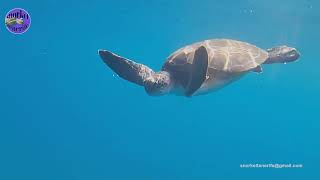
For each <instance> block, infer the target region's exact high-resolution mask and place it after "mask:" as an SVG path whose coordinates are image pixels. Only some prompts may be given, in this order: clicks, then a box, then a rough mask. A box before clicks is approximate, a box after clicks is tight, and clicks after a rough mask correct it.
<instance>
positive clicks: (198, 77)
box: [185, 46, 208, 96]
mask: <svg viewBox="0 0 320 180" xmlns="http://www.w3.org/2000/svg"><path fill="white" fill-rule="evenodd" d="M207 68H208V52H207V50H206V48H205V47H203V46H201V47H199V48H198V49H197V50H196V51H195V53H194V58H193V62H192V66H191V72H190V79H189V83H188V86H187V89H186V93H185V95H186V96H192V94H193V93H194V92H196V91H197V90H198V89H199V88H200V87H201V85H202V83H203V82H204V81H205V80H206V75H207Z"/></svg>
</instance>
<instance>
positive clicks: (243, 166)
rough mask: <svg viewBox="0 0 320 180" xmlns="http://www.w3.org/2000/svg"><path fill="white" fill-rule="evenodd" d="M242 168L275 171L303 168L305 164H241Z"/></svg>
mask: <svg viewBox="0 0 320 180" xmlns="http://www.w3.org/2000/svg"><path fill="white" fill-rule="evenodd" d="M240 168H247V169H250V168H274V169H283V168H303V164H293V163H288V164H278V163H266V164H253V163H248V164H240Z"/></svg>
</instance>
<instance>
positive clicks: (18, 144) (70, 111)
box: [0, 0, 320, 180]
mask: <svg viewBox="0 0 320 180" xmlns="http://www.w3.org/2000/svg"><path fill="white" fill-rule="evenodd" d="M16 7H20V8H23V9H25V10H27V11H28V12H29V13H30V15H31V18H32V23H31V27H30V29H29V30H28V31H27V32H26V33H24V34H21V35H15V34H12V33H10V32H9V31H8V30H7V29H6V27H5V24H4V22H3V24H2V25H1V26H0V43H1V44H0V47H1V49H0V51H1V57H0V62H1V65H0V179H1V180H15V179H17V180H18V179H19V180H20V179H24V180H27V179H28V180H29V179H30V180H31V179H32V180H37V179H39V180H44V179H46V180H51V179H52V180H53V179H59V180H64V179H66V180H70V179H79V180H82V179H83V180H85V179H97V180H98V179H108V180H120V179H121V180H122V179H126V180H131V179H139V180H143V179H156V180H162V179H170V180H171V179H172V180H175V179H184V180H186V179H194V180H195V179H197V180H200V179H208V180H209V179H210V180H212V179H223V180H227V179H230V180H231V179H266V180H267V179H290V180H294V179H319V178H320V174H319V169H320V153H319V152H320V140H319V139H320V115H319V113H320V106H319V102H320V96H319V92H320V79H319V78H320V70H319V68H320V60H319V58H320V57H319V52H320V51H319V43H320V33H319V32H320V1H317V0H260V1H259V0H225V1H218V0H206V1H197V0H175V1H170V0H158V1H156V0H149V1H147V0H134V1H130V0H114V1H111V0H108V1H97V0H81V1H75V0H70V1H55V0H44V1H36V0H29V1H22V0H17V1H9V0H8V1H5V0H0V14H1V16H2V17H3V21H4V18H5V14H6V13H7V12H8V11H9V10H11V9H13V8H16ZM0 18H1V17H0ZM211 38H231V39H236V40H241V41H246V42H249V43H252V44H255V45H257V46H258V47H261V48H270V47H273V46H276V45H288V46H292V47H296V48H297V49H298V50H299V51H300V53H301V57H300V61H298V62H295V63H288V64H286V65H284V64H272V65H265V66H263V70H264V71H263V73H262V74H256V73H249V74H247V75H246V76H245V77H243V78H242V79H240V80H238V81H236V82H234V83H232V84H230V85H229V86H227V87H225V88H223V89H221V90H219V91H217V92H214V93H211V94H208V95H205V96H197V97H192V98H185V97H178V96H173V95H167V96H161V97H150V96H148V95H147V94H146V93H145V91H144V89H143V88H141V87H139V86H137V85H134V84H131V83H128V82H127V81H125V80H122V79H120V78H119V77H117V76H114V74H113V72H112V71H111V70H110V69H109V68H108V67H106V65H105V64H104V63H103V62H102V60H101V59H100V57H99V56H98V54H97V50H98V49H107V50H110V51H113V52H116V53H118V54H120V55H122V56H124V57H127V58H129V59H133V60H135V61H137V62H140V63H144V64H146V65H148V66H150V67H151V68H153V69H155V70H159V69H160V68H161V66H162V63H163V62H164V61H165V59H166V57H167V56H169V55H170V53H172V52H174V51H175V50H176V49H178V48H180V47H182V46H184V45H187V44H191V43H193V42H197V41H201V40H205V39H211ZM250 163H251V164H256V163H259V164H269V163H274V164H275V163H278V164H288V163H291V164H294V163H297V164H303V168H281V169H275V168H240V164H250Z"/></svg>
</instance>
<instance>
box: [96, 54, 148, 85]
mask: <svg viewBox="0 0 320 180" xmlns="http://www.w3.org/2000/svg"><path fill="white" fill-rule="evenodd" d="M98 52H99V55H100V57H101V58H102V60H103V61H104V62H105V63H106V64H107V65H108V66H109V67H110V68H111V69H112V70H113V71H114V72H115V73H117V74H118V75H119V76H120V77H121V78H123V79H125V80H128V81H130V82H133V83H136V84H138V85H140V86H144V80H145V79H146V78H148V77H150V76H152V75H153V74H154V71H153V70H152V69H150V68H149V67H147V66H145V65H143V64H139V63H136V62H133V61H131V60H129V59H126V58H123V57H120V56H118V55H116V54H114V53H112V52H110V51H106V50H99V51H98Z"/></svg>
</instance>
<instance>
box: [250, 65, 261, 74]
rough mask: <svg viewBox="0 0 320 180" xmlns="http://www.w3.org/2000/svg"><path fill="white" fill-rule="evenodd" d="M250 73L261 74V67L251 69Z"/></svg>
mask: <svg viewBox="0 0 320 180" xmlns="http://www.w3.org/2000/svg"><path fill="white" fill-rule="evenodd" d="M252 71H253V72H256V73H262V67H261V66H257V67H255V68H253V69H252Z"/></svg>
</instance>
